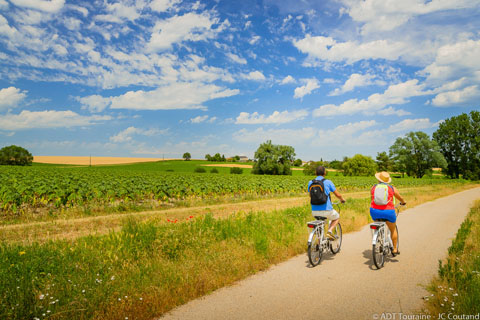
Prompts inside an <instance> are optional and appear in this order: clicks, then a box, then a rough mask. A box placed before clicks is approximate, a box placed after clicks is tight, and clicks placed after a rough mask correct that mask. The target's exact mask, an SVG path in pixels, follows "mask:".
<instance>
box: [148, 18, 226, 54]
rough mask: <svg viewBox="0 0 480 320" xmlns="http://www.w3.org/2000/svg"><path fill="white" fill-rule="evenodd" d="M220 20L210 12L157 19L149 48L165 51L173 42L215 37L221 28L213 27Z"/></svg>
mask: <svg viewBox="0 0 480 320" xmlns="http://www.w3.org/2000/svg"><path fill="white" fill-rule="evenodd" d="M218 22H219V20H218V19H217V18H212V17H210V15H209V14H208V12H204V13H202V14H197V13H193V12H189V13H186V14H184V15H182V16H178V15H177V16H173V17H171V18H168V19H166V20H161V21H157V22H156V23H155V26H154V27H153V31H152V35H151V37H150V41H149V43H148V44H147V48H148V49H149V50H150V51H164V50H168V49H170V48H172V45H173V44H176V43H180V42H183V41H202V40H207V39H211V38H214V36H215V34H216V32H217V31H219V30H215V29H212V26H213V25H214V24H217V23H218Z"/></svg>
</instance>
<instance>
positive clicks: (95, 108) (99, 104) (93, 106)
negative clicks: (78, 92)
mask: <svg viewBox="0 0 480 320" xmlns="http://www.w3.org/2000/svg"><path fill="white" fill-rule="evenodd" d="M75 99H76V100H77V101H78V102H80V103H81V104H82V105H83V108H85V109H88V110H90V112H102V111H103V110H105V109H106V108H107V107H108V106H109V105H110V103H111V99H110V98H105V97H102V96H99V95H92V96H87V97H75Z"/></svg>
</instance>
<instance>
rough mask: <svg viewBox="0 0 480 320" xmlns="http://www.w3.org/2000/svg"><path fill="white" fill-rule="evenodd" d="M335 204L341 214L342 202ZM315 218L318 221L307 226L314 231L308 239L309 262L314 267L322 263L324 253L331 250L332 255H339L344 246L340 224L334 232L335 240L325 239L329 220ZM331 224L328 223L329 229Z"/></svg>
mask: <svg viewBox="0 0 480 320" xmlns="http://www.w3.org/2000/svg"><path fill="white" fill-rule="evenodd" d="M333 204H334V205H337V212H338V213H339V214H340V205H339V204H340V202H334V203H333ZM315 218H316V219H318V220H315V221H310V222H308V223H307V226H308V227H309V228H312V229H313V230H312V232H310V235H309V237H308V260H309V261H310V264H311V265H312V266H313V267H315V266H317V265H318V264H319V263H320V261H321V260H322V255H323V252H325V251H327V250H330V252H331V253H332V254H337V253H338V252H339V251H340V247H341V246H342V226H341V225H340V222H339V223H338V224H337V225H336V226H335V229H333V230H332V233H333V236H334V237H335V240H330V239H328V238H327V237H325V232H326V230H325V226H326V225H325V220H326V219H327V218H324V217H315ZM330 223H331V221H329V222H328V227H330ZM327 230H328V228H327Z"/></svg>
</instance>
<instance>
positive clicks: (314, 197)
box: [309, 179, 328, 205]
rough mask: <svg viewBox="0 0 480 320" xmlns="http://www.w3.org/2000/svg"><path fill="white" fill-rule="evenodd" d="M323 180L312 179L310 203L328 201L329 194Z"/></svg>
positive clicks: (315, 203)
mask: <svg viewBox="0 0 480 320" xmlns="http://www.w3.org/2000/svg"><path fill="white" fill-rule="evenodd" d="M323 181H325V179H322V180H316V179H313V180H312V184H311V185H310V189H309V192H310V204H313V205H319V204H325V203H327V200H328V196H327V194H326V193H325V185H324V184H323Z"/></svg>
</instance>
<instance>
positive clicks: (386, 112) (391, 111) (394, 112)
mask: <svg viewBox="0 0 480 320" xmlns="http://www.w3.org/2000/svg"><path fill="white" fill-rule="evenodd" d="M377 113H378V114H381V115H383V116H398V117H401V116H408V115H411V114H412V113H411V112H408V111H405V110H403V109H395V108H393V107H388V108H385V109H381V110H379V111H377Z"/></svg>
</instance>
